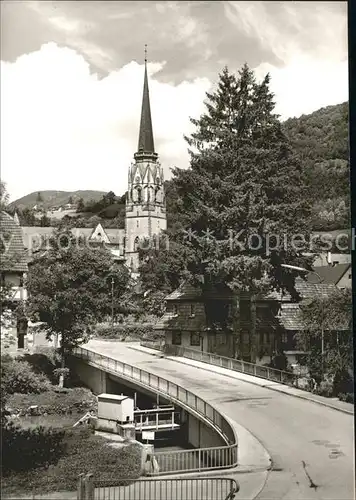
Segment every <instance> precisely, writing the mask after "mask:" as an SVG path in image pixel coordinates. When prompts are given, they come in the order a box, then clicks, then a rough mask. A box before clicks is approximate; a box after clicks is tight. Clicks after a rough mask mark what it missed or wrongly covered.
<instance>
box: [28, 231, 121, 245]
mask: <svg viewBox="0 0 356 500" xmlns="http://www.w3.org/2000/svg"><path fill="white" fill-rule="evenodd" d="M96 227H97V226H96ZM55 229H56V228H55V227H38V226H22V227H21V230H22V235H23V242H24V245H25V248H29V247H30V245H31V240H34V243H33V246H35V247H36V248H37V247H38V242H39V240H40V239H41V240H42V241H47V240H48V239H49V238H50V237H51V235H52V233H53V231H54V230H55ZM95 229H96V228H94V229H93V228H92V227H74V228H72V229H71V231H72V233H73V235H74V236H76V237H77V238H78V237H83V238H86V239H89V238H90V236H91V235H92V234H93V232H94V231H95ZM103 231H105V233H106V234H107V236H108V238H109V241H110V243H111V244H114V245H122V244H123V238H124V236H125V229H115V228H113V229H107V228H103Z"/></svg>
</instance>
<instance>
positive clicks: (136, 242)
mask: <svg viewBox="0 0 356 500" xmlns="http://www.w3.org/2000/svg"><path fill="white" fill-rule="evenodd" d="M139 243H140V240H139V238H138V236H137V238H136V239H135V242H134V252H137V251H138V246H139Z"/></svg>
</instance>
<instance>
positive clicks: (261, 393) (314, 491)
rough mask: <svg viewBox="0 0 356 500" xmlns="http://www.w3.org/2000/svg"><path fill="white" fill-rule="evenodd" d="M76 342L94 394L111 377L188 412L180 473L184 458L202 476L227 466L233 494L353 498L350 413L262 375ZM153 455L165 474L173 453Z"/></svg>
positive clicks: (262, 498) (106, 344)
mask: <svg viewBox="0 0 356 500" xmlns="http://www.w3.org/2000/svg"><path fill="white" fill-rule="evenodd" d="M83 347H84V349H82V350H81V349H79V351H78V353H77V356H78V357H81V358H82V361H81V362H80V360H79V359H77V361H78V363H77V362H76V365H78V374H79V375H80V376H81V377H82V378H85V381H86V383H87V384H88V385H89V386H91V387H92V388H93V390H94V391H95V392H97V393H99V392H106V391H107V384H108V381H109V378H108V377H111V378H112V377H113V376H115V377H117V379H120V378H121V379H122V380H123V381H125V383H127V382H131V384H132V385H133V387H136V388H137V387H141V388H144V387H146V388H147V387H149V388H151V390H152V392H160V393H161V394H162V395H163V394H166V395H167V403H169V402H171V403H172V404H174V405H175V406H176V405H178V406H181V407H182V408H184V409H185V410H187V413H190V415H189V416H190V417H191V418H189V417H188V419H187V420H186V423H187V425H188V437H189V439H190V441H192V442H191V444H193V445H195V446H196V448H197V449H196V450H186V451H185V450H184V451H181V452H180V453H181V458H180V463H181V469H179V467H178V471H180V472H186V471H187V467H186V466H187V463H188V462H189V460H191V463H192V464H193V462H194V460H195V463H194V464H193V465H192V467H191V470H193V471H199V472H200V473H202V475H204V474H208V472H205V470H213V471H215V473H216V472H217V469H219V471H220V472H221V469H223V468H230V472H231V474H230V477H235V478H238V481H239V483H240V486H241V487H240V492H239V493H238V494H237V495H236V498H244V499H248V498H251V499H252V498H256V497H257V498H258V499H260V500H267V499H271V498H273V499H284V500H292V499H298V500H306V499H309V498H317V499H320V500H324V499H325V500H332V499H333V500H335V499H338V498H340V499H344V500H351V499H354V447H353V415H351V414H347V413H346V412H343V411H337V410H336V409H334V408H331V407H329V406H325V405H324V404H316V403H315V402H313V401H310V400H308V399H301V398H300V397H295V396H290V395H286V394H284V393H282V392H278V391H277V390H276V389H275V387H273V383H272V382H268V381H266V380H263V381H262V383H261V379H258V380H257V379H256V378H255V377H249V379H248V380H247V378H246V376H245V375H242V374H240V375H239V374H236V373H232V372H231V371H230V370H227V369H224V368H218V367H213V366H209V367H208V366H207V365H206V364H205V365H204V364H203V363H199V362H191V361H189V360H184V359H182V358H176V359H174V358H172V357H160V356H157V355H154V354H153V351H152V352H148V350H146V351H142V350H136V349H133V348H132V346H130V345H127V344H124V343H122V342H107V341H100V340H92V341H90V342H89V343H88V344H86V345H85V346H83ZM177 361H178V362H177ZM182 363H184V364H182ZM251 382H252V383H251ZM272 389H273V390H272ZM319 399H320V398H319ZM321 399H323V398H321ZM325 401H326V399H325ZM320 402H321V403H322V401H320ZM325 404H326V403H325ZM350 406H351V405H350ZM204 415H205V417H204ZM209 426H210V427H209ZM189 428H190V430H189ZM160 453H161V452H159V453H157V455H158V459H159V460H160V462H161V463H162V464H166V472H167V473H172V469H171V465H170V462H169V460H170V458H171V457H172V455H169V454H168V453H163V452H162V453H163V456H159V455H160ZM193 453H195V458H194V460H192V457H193ZM197 455H198V457H197ZM267 457H270V459H271V467H268V459H267ZM175 458H177V456H176V457H175ZM228 470H229V469H228ZM176 471H177V470H176ZM161 472H165V470H164V468H163V470H162V469H161ZM247 472H248V473H247ZM225 473H226V471H225Z"/></svg>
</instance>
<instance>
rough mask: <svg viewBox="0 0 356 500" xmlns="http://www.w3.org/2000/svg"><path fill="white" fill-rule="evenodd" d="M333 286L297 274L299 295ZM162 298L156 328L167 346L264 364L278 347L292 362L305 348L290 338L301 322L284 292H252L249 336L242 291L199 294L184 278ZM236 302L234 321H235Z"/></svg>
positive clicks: (328, 291)
mask: <svg viewBox="0 0 356 500" xmlns="http://www.w3.org/2000/svg"><path fill="white" fill-rule="evenodd" d="M335 289H336V287H335V285H334V284H332V283H312V282H310V281H308V280H304V279H302V278H297V279H296V291H297V292H298V294H299V295H300V298H301V299H300V300H301V301H302V300H305V299H311V298H313V297H316V296H318V297H320V296H328V295H329V294H331V293H332V292H333V291H334V290H335ZM166 304H167V305H166V312H165V314H164V315H163V316H162V318H161V319H160V320H159V321H158V323H157V324H156V326H155V330H156V332H157V333H158V334H160V335H161V336H164V339H165V344H166V350H167V352H169V346H181V347H187V348H192V349H198V350H201V351H205V352H210V353H215V354H218V355H220V356H226V357H234V358H238V359H243V360H245V361H249V362H253V363H256V364H269V363H271V361H272V358H273V357H274V356H275V355H276V354H280V353H282V352H283V353H284V354H285V355H286V357H287V361H288V364H289V365H290V366H294V365H297V364H298V363H299V360H300V356H301V355H303V354H305V353H304V351H301V350H299V349H298V347H297V344H296V339H295V335H296V334H297V333H298V332H299V331H301V329H302V328H303V324H302V318H301V314H300V303H298V302H295V301H293V300H292V298H291V297H290V295H289V294H286V293H285V294H281V293H277V292H273V293H270V294H269V295H267V296H257V297H256V332H255V335H254V336H252V333H251V328H250V324H251V317H250V307H249V304H248V298H247V296H243V295H241V296H240V298H239V300H237V298H236V296H234V295H233V294H232V293H231V292H229V291H228V290H227V289H226V288H225V289H224V288H222V289H220V290H214V291H211V292H207V293H205V294H204V296H203V294H202V291H201V289H198V288H195V287H193V286H191V285H190V284H187V283H185V284H183V285H182V286H181V287H180V288H178V289H177V290H175V291H174V292H173V293H171V294H170V295H168V296H167V297H166ZM236 307H237V308H238V312H237V317H238V323H237V325H234V314H233V312H234V308H236ZM236 331H238V332H239V334H238V335H236V334H235V333H234V332H236ZM167 346H168V347H167Z"/></svg>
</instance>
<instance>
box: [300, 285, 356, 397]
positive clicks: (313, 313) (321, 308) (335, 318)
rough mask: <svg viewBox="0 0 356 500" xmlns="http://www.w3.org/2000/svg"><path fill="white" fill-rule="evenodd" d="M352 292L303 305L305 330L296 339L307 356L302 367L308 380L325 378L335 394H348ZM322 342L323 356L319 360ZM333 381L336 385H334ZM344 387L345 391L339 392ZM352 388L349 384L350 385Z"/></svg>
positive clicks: (322, 298) (337, 291) (344, 291)
mask: <svg viewBox="0 0 356 500" xmlns="http://www.w3.org/2000/svg"><path fill="white" fill-rule="evenodd" d="M351 312H352V292H351V290H350V289H345V290H340V289H336V290H335V292H334V293H333V294H332V295H330V296H328V297H317V298H315V299H314V300H312V301H309V302H308V303H304V304H303V305H302V318H303V323H304V329H303V330H302V331H301V332H300V333H299V334H298V335H297V343H298V345H299V346H300V347H301V348H302V349H303V350H304V351H305V352H307V353H308V354H306V355H305V360H304V361H305V363H306V365H307V366H308V368H309V371H310V373H311V376H312V377H314V378H315V380H317V382H320V381H321V380H322V378H323V376H324V375H326V376H328V377H331V378H332V379H333V380H334V384H336V385H337V387H336V389H335V392H336V395H337V394H338V393H339V392H352V389H351V390H350V383H351V377H350V376H351V372H352V364H353V349H352V313H351ZM322 342H324V356H322V348H323V347H322ZM335 380H336V382H335ZM343 384H346V385H347V386H349V387H348V390H342V389H345V387H344V388H343V387H342V385H343ZM351 385H352V383H351Z"/></svg>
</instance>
